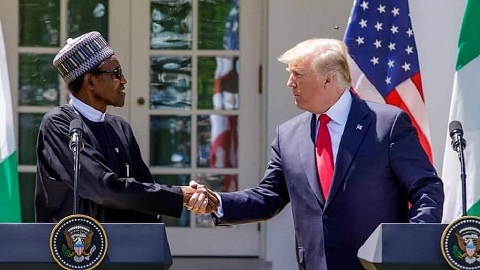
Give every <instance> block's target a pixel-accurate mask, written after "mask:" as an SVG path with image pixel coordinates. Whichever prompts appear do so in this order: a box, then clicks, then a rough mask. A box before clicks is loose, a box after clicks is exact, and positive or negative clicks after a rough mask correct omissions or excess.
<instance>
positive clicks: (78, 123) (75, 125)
mask: <svg viewBox="0 0 480 270" xmlns="http://www.w3.org/2000/svg"><path fill="white" fill-rule="evenodd" d="M75 131H77V132H80V133H82V132H83V126H82V120H80V119H73V120H72V121H71V122H70V131H69V134H70V135H72V133H73V132H75Z"/></svg>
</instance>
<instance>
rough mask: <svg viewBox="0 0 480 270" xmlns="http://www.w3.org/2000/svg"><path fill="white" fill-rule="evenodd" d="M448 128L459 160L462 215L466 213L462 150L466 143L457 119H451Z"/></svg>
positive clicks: (465, 181) (465, 178) (463, 156)
mask: <svg viewBox="0 0 480 270" xmlns="http://www.w3.org/2000/svg"><path fill="white" fill-rule="evenodd" d="M448 129H449V130H450V137H451V138H452V147H453V150H454V151H455V152H457V154H458V160H459V161H460V181H461V185H462V198H461V199H462V216H466V215H467V173H466V169H465V155H464V154H463V150H464V149H465V147H466V145H467V143H466V142H465V139H464V138H463V128H462V124H460V122H459V121H452V122H450V124H449V125H448Z"/></svg>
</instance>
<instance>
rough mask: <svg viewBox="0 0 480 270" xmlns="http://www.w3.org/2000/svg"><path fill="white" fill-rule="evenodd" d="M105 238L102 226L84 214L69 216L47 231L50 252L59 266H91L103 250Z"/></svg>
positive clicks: (105, 242) (65, 267) (99, 261)
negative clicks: (50, 230)
mask: <svg viewBox="0 0 480 270" xmlns="http://www.w3.org/2000/svg"><path fill="white" fill-rule="evenodd" d="M107 247H108V239H107V235H106V233H105V230H104V229H103V227H102V225H101V224H100V223H99V222H98V221H96V220H95V219H94V218H92V217H89V216H85V215H71V216H68V217H65V218H63V219H62V220H60V222H58V223H57V224H56V225H55V227H54V228H53V230H52V233H51V234H50V252H51V253H52V256H53V259H54V260H55V262H57V264H58V265H60V266H61V267H62V268H64V269H67V270H72V269H94V268H95V267H97V266H98V265H99V264H100V263H101V262H102V260H103V258H104V257H105V254H106V253H107Z"/></svg>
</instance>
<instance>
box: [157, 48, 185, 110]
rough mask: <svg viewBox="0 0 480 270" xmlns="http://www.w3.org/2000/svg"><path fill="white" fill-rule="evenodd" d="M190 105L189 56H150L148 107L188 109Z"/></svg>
mask: <svg viewBox="0 0 480 270" xmlns="http://www.w3.org/2000/svg"><path fill="white" fill-rule="evenodd" d="M191 106H192V60H191V58H190V57H166V56H152V57H151V58H150V108H151V109H167V110H168V109H183V110H189V109H190V108H191Z"/></svg>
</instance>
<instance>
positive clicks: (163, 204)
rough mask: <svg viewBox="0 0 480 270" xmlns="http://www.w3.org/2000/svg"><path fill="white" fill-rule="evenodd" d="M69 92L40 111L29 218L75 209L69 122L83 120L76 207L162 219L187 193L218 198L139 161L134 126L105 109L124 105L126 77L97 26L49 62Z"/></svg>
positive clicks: (104, 216) (103, 218) (103, 215)
mask: <svg viewBox="0 0 480 270" xmlns="http://www.w3.org/2000/svg"><path fill="white" fill-rule="evenodd" d="M53 65H54V66H55V67H56V69H57V70H58V72H59V73H60V75H61V76H62V78H63V80H64V81H65V83H66V84H67V85H68V88H69V90H70V93H71V100H70V103H69V104H65V105H62V106H59V107H55V108H53V109H52V110H51V111H49V112H48V113H47V114H45V116H44V117H43V120H42V123H41V125H40V131H39V134H38V140H37V175H36V195H35V216H36V221H37V222H57V221H59V220H60V219H62V218H63V217H65V216H68V215H71V214H73V197H74V190H73V187H74V181H73V180H74V172H73V166H74V161H73V155H72V151H71V150H70V148H69V141H70V137H69V126H70V122H71V121H72V120H74V119H80V120H81V121H82V123H83V144H84V148H83V150H82V151H81V152H80V158H79V161H80V168H81V169H80V174H79V177H78V194H79V199H78V204H77V205H78V213H79V214H85V215H89V216H92V217H94V218H96V219H97V220H98V221H100V222H142V223H143V222H160V218H159V215H168V216H173V217H180V215H181V213H182V209H183V203H185V202H187V201H188V200H189V199H190V197H191V196H192V195H193V194H195V193H198V194H197V195H195V197H197V196H198V197H199V198H205V197H209V199H208V200H206V201H208V202H206V203H205V204H206V205H205V206H204V208H203V209H205V212H206V213H208V212H211V211H212V210H213V209H215V208H216V205H217V203H218V200H217V198H216V197H215V196H214V195H213V196H212V195H211V193H209V192H208V191H207V190H206V189H204V188H202V187H199V188H198V189H194V188H192V187H188V186H167V185H160V184H157V183H155V181H154V179H153V177H152V175H151V173H150V170H149V168H148V167H147V166H146V165H145V163H144V161H143V159H142V156H141V153H140V149H139V146H138V144H137V141H136V139H135V137H134V134H133V131H132V128H131V127H130V125H129V124H128V123H127V122H126V121H125V120H124V119H122V118H120V117H118V116H114V115H110V114H107V113H106V110H107V106H110V105H111V106H116V107H122V106H123V105H124V103H125V95H126V94H125V84H126V83H127V79H126V78H125V76H124V75H123V73H122V67H121V65H120V62H119V60H118V58H117V57H116V56H115V54H114V51H113V49H112V48H111V47H110V46H109V44H108V43H107V42H106V41H105V39H104V38H103V37H102V36H101V35H100V33H98V32H89V33H86V34H84V35H82V36H80V37H78V38H75V39H69V40H68V41H67V44H66V45H65V47H64V48H63V49H62V50H60V52H59V53H58V54H57V55H56V57H55V59H54V60H53Z"/></svg>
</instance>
